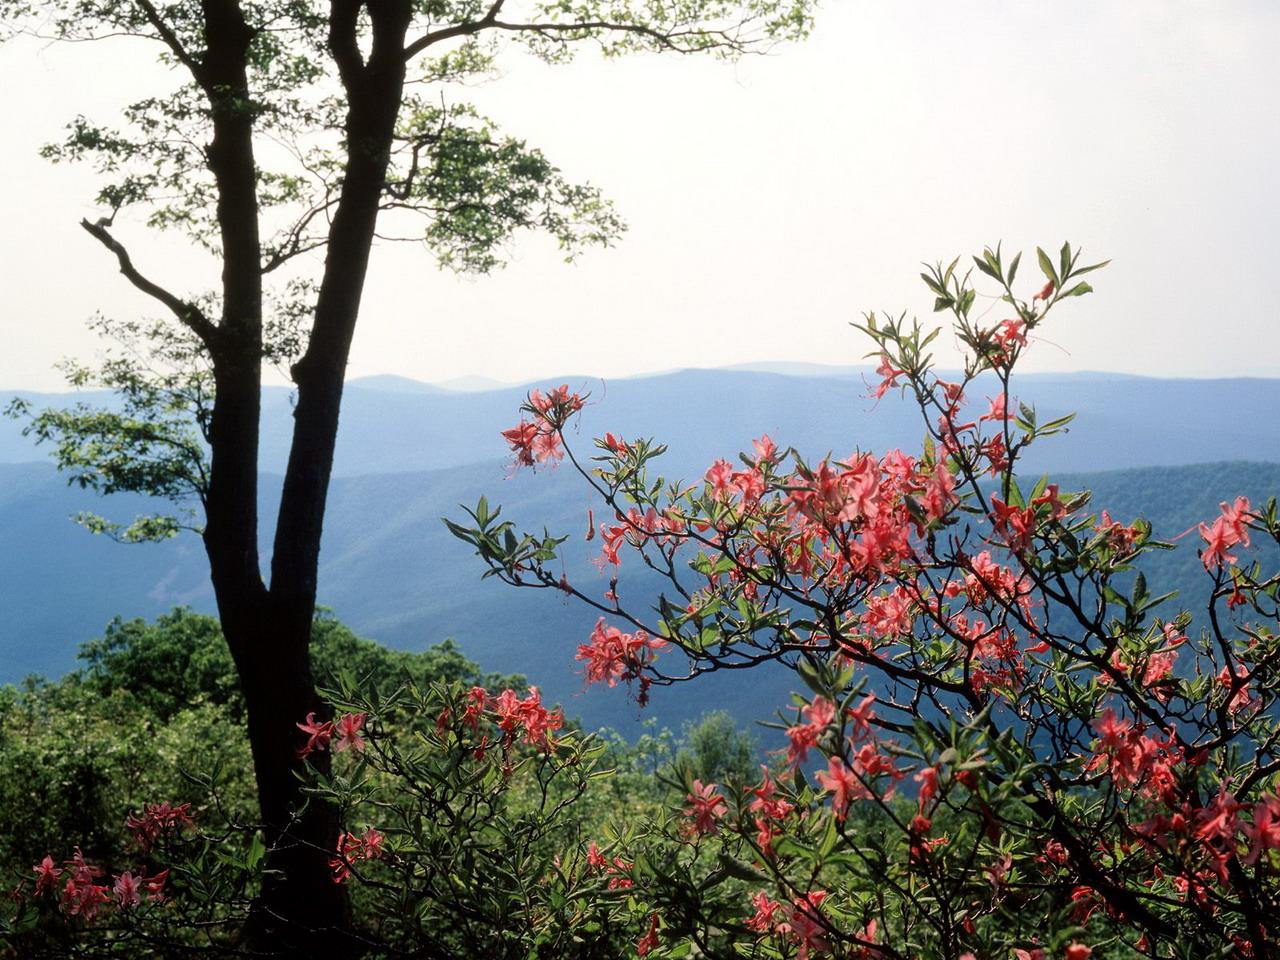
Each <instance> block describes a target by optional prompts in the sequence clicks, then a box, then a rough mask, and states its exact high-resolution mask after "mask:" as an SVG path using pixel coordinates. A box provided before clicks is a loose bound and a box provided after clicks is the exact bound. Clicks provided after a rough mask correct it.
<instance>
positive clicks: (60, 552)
mask: <svg viewBox="0 0 1280 960" xmlns="http://www.w3.org/2000/svg"><path fill="white" fill-rule="evenodd" d="M759 366H760V367H763V368H764V369H730V370H684V371H676V372H672V373H667V374H662V375H656V376H652V377H644V378H636V379H627V380H617V381H610V382H608V383H601V382H600V381H598V380H596V381H592V380H590V379H589V378H585V377H561V378H551V379H550V380H548V381H546V382H547V383H559V382H565V381H567V382H568V383H570V385H571V386H573V387H574V388H576V389H585V390H589V391H590V392H591V394H592V396H591V402H590V404H589V406H588V407H587V409H586V410H585V411H584V415H583V417H582V426H581V439H580V440H579V441H578V445H579V448H580V449H583V450H587V449H589V446H590V437H592V436H595V435H598V434H600V433H602V432H604V431H605V430H611V431H613V432H614V433H617V434H620V435H623V436H627V437H634V436H656V437H658V438H660V439H662V440H664V441H665V442H668V443H669V444H670V447H671V450H670V453H669V454H668V456H667V457H666V458H665V463H664V471H663V472H664V473H666V474H667V475H668V476H671V477H680V476H683V477H686V478H694V477H697V476H700V475H701V474H702V472H703V470H705V468H706V466H707V465H708V464H709V463H711V462H712V461H713V460H714V459H716V458H717V457H720V456H724V457H726V458H730V459H731V458H732V457H733V455H734V453H735V452H736V451H737V450H740V449H743V448H744V447H749V445H750V441H751V439H752V438H754V437H757V436H759V435H760V434H761V433H763V432H768V433H769V434H771V435H772V436H773V437H774V438H775V439H777V440H778V441H779V442H781V443H783V444H792V445H794V446H796V447H797V448H798V449H799V450H800V451H801V452H802V453H804V454H805V455H807V456H811V457H812V456H818V455H821V454H823V453H825V452H827V451H828V450H834V451H835V452H836V453H837V454H840V455H846V454H848V453H850V452H851V451H853V450H854V449H855V448H860V449H865V450H877V451H883V450H886V449H889V448H892V447H895V446H897V447H902V448H903V449H905V450H907V451H908V452H910V451H912V449H913V448H916V447H918V446H919V443H920V438H921V436H922V434H923V429H922V425H921V423H920V420H919V413H918V411H916V410H915V409H914V408H913V407H911V406H910V405H908V404H907V403H906V402H904V401H902V400H900V399H898V398H897V397H896V396H892V395H891V396H886V397H885V398H884V400H882V401H881V402H880V403H879V404H873V403H872V402H870V401H868V400H867V399H865V394H866V387H865V386H864V383H863V381H862V379H861V374H860V371H857V370H853V369H841V368H812V367H797V365H785V366H779V365H759ZM1018 382H1019V385H1020V387H1021V391H1020V398H1021V399H1023V400H1025V401H1026V402H1029V403H1034V404H1035V406H1036V407H1037V410H1038V412H1039V413H1040V416H1041V418H1042V419H1047V418H1049V417H1051V416H1056V415H1060V414H1062V413H1066V412H1068V411H1070V410H1076V411H1078V414H1079V416H1078V418H1077V421H1076V423H1075V424H1074V425H1073V427H1072V430H1071V433H1070V434H1068V435H1066V436H1064V437H1059V438H1052V439H1049V440H1046V441H1043V442H1042V443H1040V444H1039V445H1038V449H1037V450H1035V451H1033V453H1032V455H1031V456H1030V457H1029V458H1028V461H1027V464H1026V468H1025V471H1024V472H1039V471H1051V472H1053V473H1055V474H1060V473H1064V472H1065V473H1069V474H1071V475H1072V476H1069V477H1061V478H1059V477H1055V479H1060V480H1062V482H1063V485H1064V487H1066V488H1068V489H1072V488H1074V489H1079V488H1084V487H1088V488H1091V489H1094V490H1095V491H1096V496H1095V503H1096V504H1098V505H1099V506H1109V507H1113V508H1114V509H1113V511H1112V512H1113V513H1114V514H1115V515H1117V516H1119V517H1122V518H1126V519H1127V518H1129V517H1132V516H1134V515H1136V514H1137V513H1139V512H1142V513H1143V514H1145V515H1146V516H1148V517H1149V518H1150V519H1151V520H1152V521H1153V522H1154V523H1155V525H1156V532H1157V534H1158V535H1161V536H1166V537H1171V536H1174V535H1176V534H1178V533H1181V532H1182V531H1183V530H1185V529H1186V528H1187V527H1189V526H1191V525H1192V524H1193V523H1194V522H1195V521H1196V520H1198V519H1201V518H1204V517H1207V516H1209V515H1211V514H1212V513H1213V511H1214V508H1215V506H1216V504H1217V502H1218V501H1219V500H1222V499H1226V498H1228V497H1230V496H1233V495H1235V494H1236V493H1246V494H1248V495H1250V496H1251V497H1254V498H1255V499H1260V498H1262V497H1264V496H1266V495H1268V494H1273V493H1277V492H1280V418H1275V417H1271V416H1265V415H1260V414H1262V413H1263V412H1268V411H1274V410H1277V409H1280V380H1267V379H1232V380H1160V379H1150V378H1141V377H1127V376H1123V375H1115V374H1077V375H1071V376H1061V375H1055V376H1048V375H1043V376H1035V375H1031V376H1023V377H1021V378H1020V380H1019V381H1018ZM456 386H458V385H455V388H454V389H449V388H445V387H441V386H438V385H428V384H419V383H416V382H414V381H407V380H403V379H401V378H394V377H376V378H369V379H365V380H357V381H353V382H352V383H350V384H349V385H348V389H347V395H346V400H345V406H344V412H343V421H342V431H341V434H340V438H339V445H338V452H337V458H336V463H335V479H334V483H333V489H332V495H331V500H330V506H329V513H328V520H327V522H326V528H325V541H324V548H323V552H322V556H321V571H320V600H321V602H322V603H323V604H325V605H327V606H329V607H332V608H333V610H334V612H335V613H336V614H337V616H339V617H340V618H342V619H343V620H344V621H346V622H347V623H349V624H350V625H351V626H352V627H353V628H355V629H356V630H357V631H359V632H361V633H363V634H365V635H367V636H371V637H374V638H375V639H378V640H382V641H383V642H386V643H388V644H391V645H393V646H399V647H406V648H411V649H420V648H422V647H424V646H427V645H429V644H431V643H435V642H438V641H439V640H442V639H444V638H445V637H450V636H451V637H455V638H457V639H458V640H459V642H460V643H461V645H462V647H463V649H464V650H465V652H466V653H467V654H468V655H470V656H471V657H473V658H474V659H476V660H478V661H479V662H480V663H481V665H482V666H484V667H485V668H486V669H492V670H501V671H519V672H523V673H526V674H527V675H529V677H530V679H531V681H532V682H535V683H538V684H539V685H540V686H541V687H542V688H543V690H544V692H545V693H546V695H547V696H548V697H550V698H553V699H560V700H562V701H563V702H564V703H565V704H566V706H567V708H568V710H569V712H570V713H575V714H579V715H581V716H582V717H583V719H584V720H585V721H586V722H587V723H588V724H589V725H596V724H601V723H609V724H611V725H614V726H618V727H622V728H624V729H625V728H626V727H628V726H629V725H630V722H631V720H632V719H633V718H634V717H635V716H636V714H637V711H636V710H635V707H634V705H632V704H630V703H628V702H627V701H626V699H625V696H624V695H623V694H622V693H621V692H620V691H616V690H615V691H592V692H590V693H587V694H583V693H582V692H581V678H580V677H579V676H577V675H576V672H575V671H576V666H577V665H576V664H574V662H573V652H574V650H575V649H576V646H577V644H578V643H580V642H582V641H583V639H584V638H585V636H586V634H587V633H588V632H589V630H590V628H591V625H592V623H594V620H595V617H594V615H593V614H592V613H591V611H589V610H587V609H585V608H583V607H581V606H573V605H569V604H567V603H566V601H565V600H564V599H563V598H562V597H560V596H558V595H555V596H553V595H551V594H550V593H549V592H546V591H532V590H513V589H511V588H507V587H504V586H502V585H501V584H497V583H495V582H493V581H485V582H483V583H482V582H481V581H480V573H481V572H482V569H481V566H480V564H479V561H478V560H477V559H476V558H475V557H473V556H471V555H470V553H469V551H468V549H467V548H466V546H465V545H463V544H462V543H460V542H459V541H457V540H455V539H453V538H452V537H451V536H450V535H449V534H448V532H447V531H446V530H445V529H444V527H443V525H442V524H441V523H440V520H439V518H440V517H441V516H445V515H448V516H451V517H458V516H460V515H461V513H462V511H461V509H460V507H459V504H467V505H471V504H474V503H475V501H476V500H477V499H478V497H479V496H480V495H481V494H484V495H487V496H488V498H489V500H490V502H491V503H500V504H503V505H504V507H505V509H506V515H508V516H510V517H512V519H515V520H516V521H517V522H518V523H519V524H520V525H521V526H524V527H527V528H530V529H534V530H541V529H542V527H543V526H546V527H547V528H549V529H550V530H551V531H552V532H558V533H562V534H570V535H571V540H570V542H569V543H568V544H567V545H566V553H565V563H566V574H567V575H568V576H569V577H570V579H572V580H574V581H575V582H578V583H584V584H591V583H596V582H598V584H599V591H600V592H603V591H604V590H605V589H607V586H608V582H607V579H606V578H604V577H601V576H600V575H599V574H598V573H597V571H596V570H595V568H594V567H593V566H592V565H591V563H590V562H589V556H590V554H591V553H592V552H594V548H595V547H596V546H597V545H596V544H584V543H582V541H581V535H582V533H583V532H584V530H585V523H586V521H585V517H586V509H587V507H588V506H589V505H591V501H590V498H589V497H588V496H587V493H586V490H585V488H584V486H583V484H582V483H581V482H580V480H579V479H578V478H577V477H576V475H575V474H573V473H572V471H571V470H570V469H568V468H565V467H561V468H558V469H556V470H550V471H542V472H539V473H538V474H536V475H534V474H530V473H529V472H527V471H525V472H521V473H519V474H516V475H511V470H510V468H509V466H508V465H507V460H506V451H505V445H504V443H503V441H502V439H501V437H500V436H499V431H500V430H501V429H503V428H505V427H508V426H510V425H512V424H513V423H515V422H516V420H517V419H518V416H519V414H518V408H519V405H520V403H521V401H522V399H523V397H524V395H525V393H526V391H527V387H524V386H520V387H498V388H493V389H483V387H484V384H476V383H471V384H463V385H461V386H463V387H465V388H466V389H456ZM990 392H991V393H994V388H993V389H992V390H991V391H990ZM28 396H31V395H28ZM31 399H33V400H34V401H36V402H37V403H50V404H61V405H65V404H66V403H67V402H69V401H72V400H75V399H87V400H90V401H93V400H95V398H94V397H93V396H83V395H82V396H70V395H55V396H38V395H37V396H31ZM96 399H101V398H96ZM971 399H972V400H973V401H974V402H975V404H980V405H981V406H982V407H984V408H985V406H986V404H985V401H984V400H983V399H982V397H981V395H980V392H979V393H976V394H971ZM265 410H266V412H265V419H264V425H265V427H264V436H263V441H264V442H263V453H262V470H263V472H264V474H268V475H274V474H276V473H278V472H279V470H280V469H281V466H282V464H283V463H284V458H285V451H286V449H287V444H288V432H289V426H290V420H289V394H288V391H286V390H283V389H270V390H268V391H267V394H266V398H265ZM1086 475H1087V476H1086ZM277 488H278V484H277V482H276V481H275V479H274V477H273V476H267V478H266V482H265V483H264V502H263V505H262V516H263V519H264V527H266V528H267V530H268V531H269V530H270V528H271V523H270V521H271V519H272V518H273V516H274V507H275V496H276V495H277ZM82 509H94V510H97V511H99V512H103V513H105V514H107V515H108V516H112V517H115V518H131V517H132V516H133V515H134V514H136V513H138V512H140V511H141V510H143V509H146V508H145V505H144V504H143V503H142V502H141V501H140V500H137V499H134V500H132V501H130V500H127V499H125V498H112V499H111V500H108V501H98V500H97V499H96V498H94V497H92V496H90V495H87V494H85V493H84V492H82V491H79V490H75V489H68V488H67V486H66V484H65V482H64V480H63V479H62V478H60V477H58V476H57V474H56V473H55V471H54V470H53V468H52V467H51V466H50V465H49V464H48V462H47V460H46V459H45V453H44V451H41V450H39V449H37V448H34V447H33V446H32V445H31V443H30V441H29V440H27V439H25V438H23V437H22V436H21V435H20V431H19V428H18V426H17V425H16V424H13V423H12V422H8V421H0V583H3V585H4V586H3V589H0V682H6V681H16V680H18V679H20V678H21V677H23V676H24V675H26V674H29V673H32V672H36V673H44V674H47V675H57V674H59V673H61V672H63V671H65V670H67V669H69V668H71V667H73V666H74V655H75V650H76V646H77V644H79V643H80V642H82V641H84V640H87V639H89V638H91V637H94V636H97V635H98V634H99V633H100V632H101V630H102V627H103V626H104V625H105V623H106V622H107V621H108V620H109V619H110V618H111V617H112V616H115V615H117V614H119V615H122V616H126V617H131V616H148V617H150V616H154V615H155V614H157V613H159V612H162V611H164V610H167V609H169V608H171V607H172V606H174V605H176V604H189V605H191V606H193V607H196V608H198V609H203V610H210V609H211V608H212V592H211V590H210V589H209V587H208V583H207V570H206V567H205V561H204V556H203V548H202V546H201V544H200V542H199V540H198V539H197V538H196V537H194V536H184V537H181V538H179V539H178V540H176V541H173V542H170V543H166V544H163V545H158V546H149V545H148V546H121V545H117V544H115V543H112V542H110V541H108V540H105V539H102V538H95V537H92V536H90V535H89V534H87V533H85V532H84V531H82V530H81V529H80V528H78V527H76V526H75V525H74V524H73V523H71V522H70V521H69V520H68V519H67V518H68V517H69V516H70V515H72V514H74V513H76V512H77V511H79V510H82ZM1192 539H1193V538H1188V543H1187V547H1186V548H1185V549H1180V550H1178V551H1176V552H1175V553H1173V554H1169V555H1167V557H1162V558H1160V561H1159V562H1160V564H1161V568H1160V571H1159V573H1160V575H1161V576H1164V577H1169V578H1172V579H1174V580H1176V581H1177V582H1178V583H1179V584H1185V585H1186V586H1187V589H1188V590H1190V591H1192V592H1194V591H1195V590H1196V588H1197V584H1198V583H1199V581H1198V579H1197V578H1196V568H1197V566H1198V564H1197V561H1196V558H1195V553H1194V547H1193V545H1192V544H1191V543H1190V542H1189V541H1190V540H1192ZM264 550H269V542H268V543H264ZM264 561H265V557H264ZM628 574H629V571H628V570H627V568H626V567H624V569H623V579H622V581H621V588H620V589H621V592H622V593H623V596H624V599H626V597H627V596H628V595H630V596H632V597H637V598H645V597H647V596H649V595H650V594H651V593H652V591H653V584H652V582H648V581H646V580H645V578H644V577H640V576H635V575H634V571H631V574H632V575H630V576H629V575H628ZM744 682H746V683H749V684H750V690H749V693H748V694H747V695H746V696H745V697H744V695H743V689H744V688H743V683H744ZM792 685H793V684H792V681H791V678H790V677H789V676H786V675H784V674H781V673H774V674H772V675H770V674H761V675H759V676H757V675H755V674H753V675H752V677H751V679H750V680H749V681H747V680H746V679H745V678H744V677H742V676H735V677H732V678H730V679H729V681H728V682H727V683H726V682H723V681H722V680H721V678H718V677H711V678H706V679H705V680H700V681H698V683H697V686H696V687H689V686H685V687H680V688H674V689H670V690H658V691H656V693H655V697H654V703H653V707H652V708H651V713H652V714H653V715H656V716H658V717H659V718H660V719H661V720H662V721H663V722H677V721H679V720H680V719H684V718H687V717H691V716H695V715H697V714H698V713H700V712H701V711H702V710H703V709H706V708H709V707H713V706H717V705H729V706H731V707H732V708H733V709H734V711H735V713H736V714H738V715H739V716H740V717H742V718H744V719H746V718H751V717H757V718H758V717H760V716H761V715H763V714H767V713H768V712H769V711H770V710H771V709H772V707H773V706H775V705H782V704H783V703H784V702H785V700H786V694H787V692H788V690H790V689H791V687H792Z"/></svg>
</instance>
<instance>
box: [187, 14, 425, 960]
mask: <svg viewBox="0 0 1280 960" xmlns="http://www.w3.org/2000/svg"><path fill="white" fill-rule="evenodd" d="M205 4H206V9H207V10H210V11H216V10H223V11H225V10H228V9H231V10H235V11H236V13H237V15H238V5H236V4H226V3H223V4H218V3H214V2H212V0H205ZM361 6H362V4H360V3H358V2H355V0H335V2H334V3H333V4H332V7H331V11H332V12H331V17H332V20H331V48H332V52H333V55H334V57H335V59H337V60H339V62H340V68H341V72H342V74H343V83H344V85H345V86H346V88H347V95H348V99H349V109H348V114H347V122H346V134H347V144H346V146H347V166H346V171H345V176H344V180H343V185H342V189H341V193H340V197H339V202H338V204H337V207H336V210H335V212H334V217H333V222H332V225H331V228H330V231H329V238H328V239H329V242H328V247H327V253H326V260H325V269H324V276H323V278H322V280H321V284H320V292H319V296H318V298H317V302H316V314H315V319H314V324H313V327H312V333H311V337H310V339H309V341H308V346H307V350H306V353H305V354H304V355H303V357H302V358H301V359H300V360H299V362H298V363H297V364H296V365H295V366H294V371H293V372H294V380H295V382H296V384H297V390H298V396H297V405H296V407H295V410H294V431H293V442H292V445H291V447H290V451H289V461H288V465H287V468H286V471H285V478H284V487H283V490H282V493H281V500H280V513H279V516H278V518H277V521H276V530H275V539H274V547H273V553H272V560H271V581H270V586H269V587H268V586H266V585H265V584H264V583H263V580H262V574H261V570H260V564H259V555H258V493H257V483H258V476H257V468H258V463H257V459H258V436H259V418H260V412H261V411H260V407H261V401H260V393H261V382H262V378H261V362H262V361H261V356H262V277H261V270H260V263H261V261H260V255H261V248H260V244H259V239H258V232H257V231H258V224H257V215H258V210H257V201H256V196H255V193H254V190H255V172H254V159H253V150H252V130H251V126H250V124H251V120H250V119H249V117H248V116H247V115H246V114H243V112H241V113H235V112H234V111H231V112H228V114H227V115H225V116H221V117H220V116H218V114H217V111H216V110H215V138H214V139H215V142H214V143H213V144H211V146H210V152H209V156H210V164H211V167H212V168H213V169H214V173H215V176H216V177H217V180H218V187H219V209H218V216H219V224H220V226H221V228H222V234H223V294H224V297H223V316H222V322H221V324H220V329H219V335H220V337H221V339H220V340H219V342H218V343H217V344H216V349H215V351H214V360H215V362H214V372H215V378H216V381H217V390H216V394H215V401H214V402H215V407H214V415H213V421H212V424H211V435H210V445H211V447H212V465H211V477H210V488H209V493H208V501H207V521H208V522H207V525H206V528H205V545H206V549H207V552H208V554H209V561H210V568H211V572H212V579H213V584H214V591H215V594H216V596H217V600H218V610H219V615H220V618H221V621H222V628H223V633H224V635H225V636H226V638H227V642H228V644H229V646H230V648H231V652H232V656H233V657H234V659H235V663H236V668H237V671H238V673H239V677H240V686H241V689H242V691H243V693H244V698H245V704H246V708H247V711H248V735H249V743H250V747H251V749H252V752H253V765H254V774H255V777H256V779H257V787H258V801H259V805H260V808H261V814H262V822H263V825H264V831H265V833H266V838H265V839H266V841H267V847H268V854H267V859H266V862H265V864H264V866H265V870H266V871H267V879H266V880H265V881H264V885H263V889H262V891H261V895H260V896H259V897H258V898H257V900H256V901H255V903H254V905H253V908H252V911H251V915H250V919H249V923H248V926H247V929H246V930H245V940H246V946H247V947H248V949H249V950H250V951H251V952H252V953H253V954H255V955H256V954H262V955H266V956H276V957H289V958H329V957H335V958H345V957H350V956H353V955H356V954H358V953H359V952H360V949H359V945H358V942H357V939H356V937H355V936H354V934H353V932H352V929H353V928H352V917H351V910H350V903H349V900H348V898H347V896H346V888H345V887H344V886H342V885H340V884H336V883H334V882H333V874H332V871H331V869H330V867H329V860H330V858H331V857H333V855H334V852H335V849H336V846H337V840H338V835H339V832H340V830H341V827H342V825H341V823H340V822H339V819H338V815H337V810H336V809H335V808H333V807H332V806H330V805H327V804H324V803H321V802H317V801H315V800H312V801H310V802H307V799H306V797H305V795H304V794H303V792H302V791H301V789H300V785H301V781H300V779H299V776H298V775H299V774H300V773H301V772H302V770H303V764H302V761H301V760H300V759H299V758H298V756H297V748H298V747H299V746H300V745H301V743H302V742H303V739H304V738H303V736H302V734H301V733H300V732H299V730H298V728H297V726H296V724H297V723H298V722H300V721H302V720H304V719H305V718H306V716H307V714H308V713H311V712H315V713H316V714H317V715H318V716H320V717H322V718H326V719H327V716H328V713H327V708H326V706H325V705H324V704H323V703H322V702H321V700H320V698H319V696H318V695H317V693H316V689H315V681H314V677H313V675H312V670H311V659H310V641H311V627H312V618H313V615H314V611H315V603H316V586H317V574H318V568H319V557H320V539H321V533H322V531H323V526H324V513H325V502H326V499H327V496H328V490H329V478H330V475H331V473H332V469H333V454H334V447H335V444H336V440H337V432H338V415H339V409H340V406H341V402H342V387H343V380H344V378H345V374H346V366H347V358H348V355H349V353H350V347H351V339H352V336H353V334H354V332H355V326H356V320H357V317H358V314H359V309H360V299H361V294H362V292H363V289H364V281H365V275H366V272H367V268H368V262H369V253H370V249H371V247H372V244H373V239H374V230H375V226H376V222H377V217H378V210H379V206H380V203H381V199H382V191H383V187H384V183H385V178H386V172H387V166H388V163H389V159H390V150H391V145H392V142H393V140H392V138H393V134H394V129H395V123H396V119H397V116H398V114H399V108H400V102H401V99H402V96H403V86H404V76H405V63H404V39H405V32H406V30H407V28H408V25H409V20H410V17H411V9H412V8H411V4H410V2H409V0H383V2H382V3H380V4H376V5H370V6H369V7H368V8H367V9H368V13H369V16H370V20H371V25H372V33H373V42H372V49H371V51H370V54H369V57H368V60H367V62H365V61H364V59H363V58H362V57H361V55H360V52H359V50H358V48H357V46H356V44H355V27H356V17H357V16H358V14H359V10H360V7H361ZM215 19H217V18H216V16H215V15H213V14H211V15H210V19H209V40H210V52H211V57H212V54H213V51H214V49H215V47H216V48H218V49H220V50H224V51H225V53H226V64H225V74H226V77H225V78H224V82H223V83H222V84H221V85H220V89H237V90H238V89H242V85H243V81H244V55H245V51H244V49H243V46H244V44H243V41H244V34H243V31H242V30H241V31H240V32H238V33H237V32H236V31H235V30H234V29H232V28H235V26H236V24H235V23H234V22H232V23H230V24H223V25H222V27H220V28H218V29H222V30H223V31H224V33H226V35H227V38H229V39H225V41H220V42H218V43H215V40H219V36H220V34H219V32H218V29H215V22H214V21H215ZM234 19H235V18H233V20H234ZM240 26H241V27H243V21H240ZM232 40H235V41H236V43H233V42H231V41H232ZM237 44H239V45H237ZM237 58H238V60H237ZM235 99H236V98H232V100H233V101H234V100H235ZM245 102H247V94H246V96H245V97H243V98H240V99H239V103H240V105H241V106H240V107H238V108H237V109H240V110H241V111H243V104H244V103H245ZM310 759H311V762H312V764H313V765H315V766H318V767H319V769H320V770H321V772H328V765H329V760H330V758H329V756H328V754H326V753H315V754H312V756H311V758H310Z"/></svg>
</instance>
